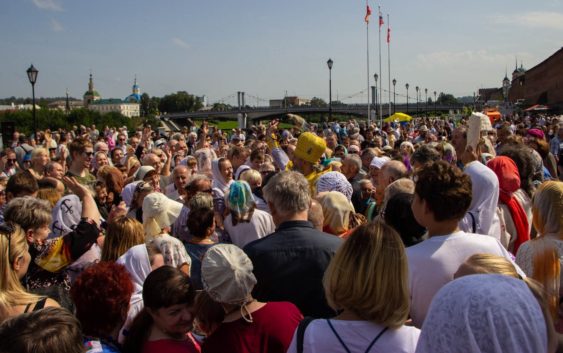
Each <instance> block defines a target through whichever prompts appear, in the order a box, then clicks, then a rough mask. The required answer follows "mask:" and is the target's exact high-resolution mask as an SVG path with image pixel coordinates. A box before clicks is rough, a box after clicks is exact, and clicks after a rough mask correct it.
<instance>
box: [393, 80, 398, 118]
mask: <svg viewBox="0 0 563 353" xmlns="http://www.w3.org/2000/svg"><path fill="white" fill-rule="evenodd" d="M392 82H393V114H395V98H396V96H395V85H396V84H397V80H396V79H393V81H392Z"/></svg>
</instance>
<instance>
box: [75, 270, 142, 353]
mask: <svg viewBox="0 0 563 353" xmlns="http://www.w3.org/2000/svg"><path fill="white" fill-rule="evenodd" d="M132 293H133V283H132V282H131V277H130V276H129V273H128V272H127V270H126V269H125V267H124V266H123V265H119V264H116V263H114V262H100V263H98V264H96V265H94V266H91V267H89V268H87V269H86V270H84V271H83V272H82V273H81V274H80V275H79V276H78V278H77V279H76V281H74V284H73V285H72V288H71V290H70V295H71V297H72V300H73V301H74V305H75V306H76V317H77V318H78V320H80V323H81V324H82V332H83V333H84V346H85V348H86V349H87V350H90V349H94V348H96V349H100V350H96V352H108V353H109V352H111V353H114V352H120V350H119V348H118V346H117V337H118V335H119V330H120V329H121V327H122V326H123V323H124V322H125V319H126V318H127V311H128V309H129V300H130V299H131V294H132Z"/></svg>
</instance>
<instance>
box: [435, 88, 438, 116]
mask: <svg viewBox="0 0 563 353" xmlns="http://www.w3.org/2000/svg"><path fill="white" fill-rule="evenodd" d="M434 114H436V115H438V112H437V111H436V91H434Z"/></svg>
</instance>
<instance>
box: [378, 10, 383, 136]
mask: <svg viewBox="0 0 563 353" xmlns="http://www.w3.org/2000/svg"><path fill="white" fill-rule="evenodd" d="M377 9H378V16H379V20H378V21H379V22H378V23H379V74H380V75H381V79H382V81H383V72H381V25H382V22H383V18H382V17H381V6H378V7H377ZM379 97H380V99H381V103H383V85H381V84H380V85H379ZM379 121H380V128H382V127H383V104H379Z"/></svg>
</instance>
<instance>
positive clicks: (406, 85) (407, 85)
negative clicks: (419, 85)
mask: <svg viewBox="0 0 563 353" xmlns="http://www.w3.org/2000/svg"><path fill="white" fill-rule="evenodd" d="M405 88H406V89H407V114H408V113H409V84H408V83H407V84H405Z"/></svg>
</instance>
